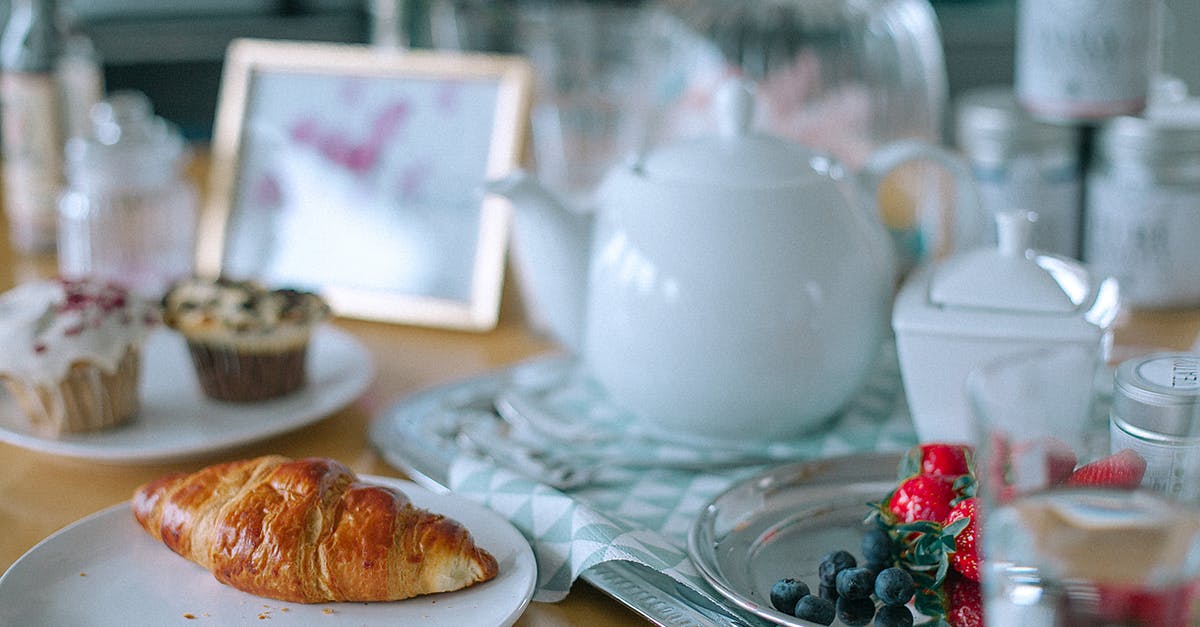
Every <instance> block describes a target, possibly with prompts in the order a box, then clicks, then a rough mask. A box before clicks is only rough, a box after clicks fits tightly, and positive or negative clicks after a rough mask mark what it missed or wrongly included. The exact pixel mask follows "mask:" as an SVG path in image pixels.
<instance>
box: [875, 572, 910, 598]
mask: <svg viewBox="0 0 1200 627" xmlns="http://www.w3.org/2000/svg"><path fill="white" fill-rule="evenodd" d="M915 592H916V584H914V583H913V578H912V575H910V574H908V571H906V570H904V569H903V568H897V567H895V566H893V567H891V568H885V569H883V570H882V571H881V572H880V573H879V576H878V577H876V578H875V596H876V597H877V598H878V599H879V601H880V603H883V604H884V605H904V604H905V603H908V600H909V599H911V598H912V596H913V593H915Z"/></svg>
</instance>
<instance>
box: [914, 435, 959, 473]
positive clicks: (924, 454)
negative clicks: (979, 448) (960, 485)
mask: <svg viewBox="0 0 1200 627" xmlns="http://www.w3.org/2000/svg"><path fill="white" fill-rule="evenodd" d="M920 452H921V474H923V475H947V476H951V477H957V476H959V475H965V474H967V473H969V472H971V465H970V456H971V447H970V446H968V445H966V444H946V443H942V442H934V443H929V444H922V445H920Z"/></svg>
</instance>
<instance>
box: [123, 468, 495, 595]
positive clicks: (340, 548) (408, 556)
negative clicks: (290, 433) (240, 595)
mask: <svg viewBox="0 0 1200 627" xmlns="http://www.w3.org/2000/svg"><path fill="white" fill-rule="evenodd" d="M133 515H134V517H135V518H136V519H137V521H138V523H139V524H141V526H142V527H143V528H144V529H145V530H146V531H148V532H149V533H150V535H152V536H154V537H155V538H158V539H159V540H161V541H162V542H163V543H164V544H166V545H167V546H168V547H170V548H171V550H173V551H175V552H176V553H178V554H180V555H182V556H184V557H186V558H187V559H189V560H191V561H193V562H195V563H197V564H200V565H201V566H203V567H205V568H207V569H208V570H210V571H211V572H212V573H213V575H214V576H215V577H216V578H217V580H218V581H220V582H222V583H225V584H228V585H230V586H233V587H234V588H237V589H239V590H242V591H245V592H249V593H251V594H256V595H259V596H264V597H269V598H272V599H278V600H281V601H291V602H295V603H322V602H327V601H394V600H398V599H405V598H409V597H413V596H417V595H421V594H431V593H435V592H448V591H451V590H458V589H461V588H464V587H467V586H470V585H473V584H475V583H479V582H482V581H487V580H489V579H492V578H493V577H495V576H496V574H497V572H498V567H497V564H496V559H495V558H494V557H492V556H491V554H489V553H488V552H487V551H485V550H483V549H482V548H480V547H478V546H476V545H475V541H474V539H473V538H472V537H471V534H470V532H469V531H468V530H467V529H466V528H465V527H463V526H462V525H461V524H460V523H458V522H457V521H455V520H452V519H450V518H447V517H445V516H442V515H439V514H434V513H431V512H428V511H426V510H423V509H420V508H418V507H415V506H413V505H412V503H411V502H409V500H408V497H407V496H406V495H405V494H404V493H402V492H400V491H399V490H396V489H393V488H389V487H386V486H378V485H370V484H366V483H362V482H360V481H358V479H357V477H355V475H354V473H353V472H352V471H350V470H349V469H348V468H346V467H345V466H343V465H342V464H340V463H338V462H336V461H333V460H330V459H322V458H310V459H300V460H291V459H288V458H286V457H281V456H266V457H259V458H257V459H250V460H244V461H236V462H229V463H225V464H216V465H213V466H209V467H207V468H204V469H202V470H200V471H198V472H195V473H191V474H179V475H171V476H167V477H162V478H160V479H156V480H154V481H151V482H150V483H147V484H146V485H144V486H142V487H140V488H138V489H137V491H136V492H135V493H134V496H133Z"/></svg>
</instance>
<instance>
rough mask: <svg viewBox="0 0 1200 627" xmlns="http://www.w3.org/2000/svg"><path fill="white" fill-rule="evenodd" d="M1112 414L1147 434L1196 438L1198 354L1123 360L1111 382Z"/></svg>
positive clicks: (1199, 401) (1199, 378)
mask: <svg viewBox="0 0 1200 627" xmlns="http://www.w3.org/2000/svg"><path fill="white" fill-rule="evenodd" d="M1112 414H1113V417H1114V418H1117V419H1119V420H1121V421H1122V422H1124V423H1126V424H1127V425H1128V426H1129V427H1132V428H1133V429H1134V430H1136V431H1137V433H1138V435H1141V436H1142V437H1147V438H1151V439H1154V438H1159V439H1169V438H1179V437H1184V438H1200V354H1198V353H1186V352H1179V353H1154V354H1152V355H1144V356H1141V357H1135V358H1133V359H1129V360H1126V361H1124V362H1122V363H1121V365H1120V366H1118V367H1117V371H1116V374H1115V379H1114V382H1113V401H1112Z"/></svg>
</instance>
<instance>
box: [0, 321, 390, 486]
mask: <svg viewBox="0 0 1200 627" xmlns="http://www.w3.org/2000/svg"><path fill="white" fill-rule="evenodd" d="M309 351H310V352H309V357H308V368H309V372H308V375H309V384H308V385H307V386H306V387H305V388H304V389H303V390H300V391H298V392H296V393H294V394H291V395H288V396H285V397H282V398H278V399H274V400H270V401H264V402H260V403H222V402H218V401H214V400H210V399H208V398H207V397H205V396H204V394H203V393H202V392H201V391H200V383H199V382H198V381H197V380H196V372H195V370H194V369H193V367H192V363H191V358H190V357H189V356H188V353H187V345H186V344H185V342H184V340H183V337H182V336H180V335H178V334H175V333H173V332H171V331H168V330H166V329H159V330H157V331H155V332H154V333H152V334H151V335H150V337H149V338H148V339H147V342H146V345H145V347H144V349H143V351H142V381H141V394H142V399H141V400H142V407H141V411H140V412H139V413H138V415H137V417H136V418H134V420H133V421H132V422H130V423H127V424H125V425H122V426H120V427H118V428H116V429H110V430H107V431H100V432H96V433H88V434H73V435H68V436H65V437H63V438H60V439H55V438H48V437H43V436H39V435H37V434H36V433H33V432H32V431H30V430H29V427H28V426H27V423H26V418H25V416H24V415H23V414H22V412H21V409H20V408H19V407H17V405H16V402H15V401H14V400H13V399H12V398H11V397H9V396H8V395H7V394H6V393H4V392H3V389H2V388H0V441H4V442H8V443H10V444H15V445H17V446H21V447H24V448H28V449H32V450H35V451H42V452H46V453H53V454H56V455H64V456H68V457H78V458H84V459H91V460H97V461H105V462H113V463H147V462H159V461H167V460H174V459H182V458H187V457H193V456H198V455H202V454H205V453H211V452H214V451H219V450H223V449H226V448H231V447H234V446H237V445H241V444H247V443H250V442H254V441H257V440H261V439H263V438H267V437H270V436H273V435H277V434H280V433H284V432H287V431H290V430H292V429H296V428H299V427H302V426H304V425H307V424H310V423H312V422H315V421H317V420H320V419H321V418H323V417H325V416H327V415H329V414H330V413H333V412H334V411H336V410H338V409H340V408H342V407H344V406H345V405H346V404H347V403H349V402H350V401H353V400H354V399H355V398H357V397H358V396H359V395H360V394H362V392H363V390H364V389H366V387H367V384H368V383H370V381H371V377H372V376H373V374H374V369H373V366H372V364H371V356H370V354H369V353H368V352H367V350H366V348H365V347H364V346H363V345H362V344H361V343H359V341H358V340H356V339H355V338H354V337H353V336H351V335H350V334H348V333H346V332H345V331H342V330H340V329H337V328H336V327H333V326H330V325H323V326H321V327H320V328H318V329H317V330H316V332H315V333H314V334H313V337H312V342H311V344H310V346H309Z"/></svg>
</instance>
